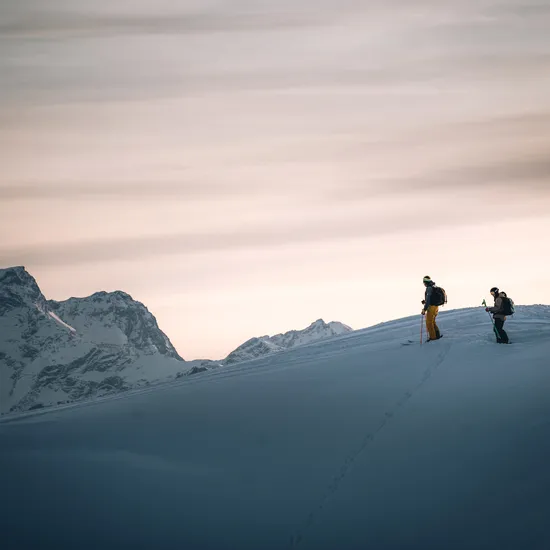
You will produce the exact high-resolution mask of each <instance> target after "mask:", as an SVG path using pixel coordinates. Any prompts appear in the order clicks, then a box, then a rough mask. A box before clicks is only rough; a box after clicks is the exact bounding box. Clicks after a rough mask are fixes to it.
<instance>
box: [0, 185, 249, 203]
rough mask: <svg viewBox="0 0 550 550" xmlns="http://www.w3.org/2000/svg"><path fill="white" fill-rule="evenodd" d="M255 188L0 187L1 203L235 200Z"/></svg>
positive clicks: (224, 186)
mask: <svg viewBox="0 0 550 550" xmlns="http://www.w3.org/2000/svg"><path fill="white" fill-rule="evenodd" d="M256 191H257V190H256V189H254V188H253V187H250V186H244V185H235V184H233V185H224V184H223V183H220V184H204V183H201V184H192V183H164V182H158V183H154V182H151V183H131V184H120V183H117V182H111V183H105V182H101V183H81V182H77V183H74V184H60V183H51V182H43V183H40V184H25V183H19V184H16V185H1V184H0V200H4V201H10V200H11V201H14V200H17V201H19V200H26V199H30V200H40V199H67V200H80V199H82V200H90V199H97V200H103V199H109V200H124V201H128V200H131V201H139V200H151V199H165V198H174V199H178V200H190V199H209V198H210V199H212V198H219V197H234V196H238V195H246V196H251V195H254V194H255V193H256Z"/></svg>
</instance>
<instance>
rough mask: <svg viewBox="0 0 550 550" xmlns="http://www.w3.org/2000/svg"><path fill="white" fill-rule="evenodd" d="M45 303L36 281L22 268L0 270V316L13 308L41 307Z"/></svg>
mask: <svg viewBox="0 0 550 550" xmlns="http://www.w3.org/2000/svg"><path fill="white" fill-rule="evenodd" d="M45 301H46V299H45V298H44V296H43V295H42V292H40V288H39V287H38V284H37V282H36V280H35V279H34V277H33V276H32V275H31V274H30V273H29V272H28V271H27V270H26V269H25V268H24V267H23V266H14V267H8V268H4V269H0V315H2V314H3V313H5V312H6V311H9V310H11V309H13V308H15V307H21V306H31V305H33V304H34V305H37V306H39V307H41V306H43V304H44V303H45Z"/></svg>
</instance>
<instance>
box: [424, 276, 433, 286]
mask: <svg viewBox="0 0 550 550" xmlns="http://www.w3.org/2000/svg"><path fill="white" fill-rule="evenodd" d="M422 282H423V283H424V284H425V285H426V284H428V283H431V282H432V279H431V277H430V276H429V275H426V276H425V277H424V279H422Z"/></svg>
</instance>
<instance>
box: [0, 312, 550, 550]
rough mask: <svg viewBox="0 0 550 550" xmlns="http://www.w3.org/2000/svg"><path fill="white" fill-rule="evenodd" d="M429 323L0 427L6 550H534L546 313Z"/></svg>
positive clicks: (541, 545) (544, 519) (540, 531)
mask: <svg viewBox="0 0 550 550" xmlns="http://www.w3.org/2000/svg"><path fill="white" fill-rule="evenodd" d="M439 319H440V320H439V325H440V327H441V331H442V333H443V334H444V338H443V339H442V340H440V341H437V342H432V343H430V344H426V345H423V346H420V345H418V344H417V343H416V342H417V339H418V332H419V317H413V318H408V319H403V320H399V321H395V322H390V323H386V324H382V325H378V326H376V327H373V328H371V329H365V330H361V331H355V332H353V333H351V334H349V335H345V336H342V337H339V338H337V339H333V340H329V341H324V342H320V343H318V344H312V345H309V346H305V347H299V348H295V349H290V350H285V351H284V352H281V353H278V354H275V355H270V356H267V357H265V358H262V359H258V360H254V361H249V362H247V363H241V364H238V365H234V366H232V367H225V368H223V369H217V370H211V371H208V372H205V373H201V374H199V375H197V376H196V377H191V378H184V379H182V380H181V381H178V382H175V383H173V384H172V385H165V386H162V387H156V388H147V389H143V390H138V391H136V392H133V393H131V394H130V393H126V394H119V395H117V396H114V397H111V398H104V399H102V400H98V401H97V402H95V403H94V402H91V403H87V404H79V405H71V406H66V407H64V408H59V409H52V410H50V411H49V412H43V411H39V412H36V413H24V414H22V415H20V416H19V417H17V418H11V419H6V418H4V420H3V421H1V422H0V449H1V452H0V476H1V477H0V486H1V487H2V496H3V503H4V505H5V509H4V511H3V512H2V514H0V532H1V533H2V542H3V544H6V547H7V548H18V549H26V548H49V547H52V548H56V549H58V550H59V549H73V548H79V549H84V550H86V549H94V550H95V549H97V548H104V549H109V548H116V549H117V550H118V549H125V548H132V549H134V550H137V549H140V550H141V549H150V548H155V549H172V548H174V549H180V548H185V549H191V550H226V549H227V550H229V549H239V550H247V549H254V550H260V549H267V550H269V549H281V548H300V549H316V550H319V549H320V550H325V549H327V550H329V549H330V550H334V549H338V550H359V549H362V550H363V549H374V550H390V549H391V550H397V549H400V550H402V549H406V550H417V549H418V550H430V549H437V550H455V549H456V550H458V549H460V550H464V549H468V550H472V549H514V550H518V549H522V550H535V549H536V550H543V549H548V548H550V521H548V518H550V468H549V464H550V399H549V397H548V396H549V395H550V359H549V357H550V307H548V306H528V307H525V306H524V307H518V313H517V315H516V316H515V318H514V319H513V320H510V321H509V322H508V323H507V324H506V329H507V331H508V332H509V335H510V338H511V340H512V341H513V342H514V343H513V345H511V346H498V345H496V344H495V343H494V336H493V334H492V331H491V325H490V322H489V319H488V316H487V314H486V313H485V312H484V311H483V310H482V309H469V310H459V311H454V312H448V313H443V314H441V315H440V318H439ZM409 339H410V340H412V341H413V342H414V343H413V344H411V345H407V346H403V345H402V344H403V343H406V342H407V341H408V340H409Z"/></svg>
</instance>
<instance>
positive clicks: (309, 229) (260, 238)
mask: <svg viewBox="0 0 550 550" xmlns="http://www.w3.org/2000/svg"><path fill="white" fill-rule="evenodd" d="M438 197H439V200H440V201H441V204H439V203H438V202H437V200H434V198H433V196H430V197H426V202H425V204H422V203H420V204H419V206H418V207H417V208H418V211H417V209H416V208H414V209H410V210H409V211H402V210H399V211H395V212H391V210H389V209H388V210H386V209H384V210H381V211H380V210H378V211H376V210H372V211H370V212H369V214H368V216H365V215H363V216H361V217H358V216H348V217H347V219H344V220H342V219H334V218H333V219H331V218H327V219H324V220H316V221H308V222H303V223H296V222H294V223H284V224H283V223H277V224H272V225H270V226H268V227H266V226H256V227H254V228H249V229H248V230H241V231H236V230H228V231H216V232H211V233H207V232H202V233H194V234H188V233H171V234H166V235H154V236H138V237H131V238H116V237H113V238H111V239H99V240H93V239H92V240H82V241H79V242H64V243H59V244H56V243H52V244H43V245H40V246H25V247H13V248H5V247H4V248H0V265H26V264H32V265H34V266H58V267H62V266H64V265H76V264H96V263H98V262H109V261H114V260H117V261H120V260H127V261H144V260H146V259H150V258H155V257H162V256H173V255H178V256H186V255H189V254H197V253H201V254H202V253H213V252H216V251H224V252H227V251H232V250H243V249H252V250H254V249H258V250H262V251H266V250H269V249H273V248H280V247H289V246H290V247H292V246H301V245H309V244H315V243H318V244H319V243H326V242H338V241H343V240H345V241H349V240H350V239H369V238H373V237H377V236H384V235H392V234H399V233H408V232H410V231H415V230H419V229H422V228H425V226H426V219H425V213H424V212H423V210H422V209H424V208H426V205H427V204H433V208H432V209H430V215H429V224H430V231H436V230H437V228H445V227H446V228H449V227H457V228H458V227H461V226H468V225H471V224H477V225H479V224H482V223H486V224H490V223H494V222H500V221H502V212H503V209H504V208H506V206H507V205H508V201H507V199H506V197H503V196H501V195H499V194H496V195H495V196H494V197H493V198H492V201H491V205H490V208H487V205H486V203H481V202H477V201H472V202H470V203H469V204H468V203H464V202H463V203H459V202H457V201H455V202H454V208H449V207H448V205H449V203H448V202H447V201H448V200H449V196H448V195H447V194H445V193H444V192H443V193H441V194H440V195H438ZM451 200H452V199H451ZM388 205H391V202H389V203H388ZM546 212H547V206H546V205H545V204H541V203H540V201H538V202H537V201H536V200H534V201H531V202H530V203H519V204H517V205H516V206H515V207H514V208H510V209H508V208H507V209H506V219H507V220H513V219H522V218H525V217H536V216H544V215H545V214H546Z"/></svg>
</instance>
